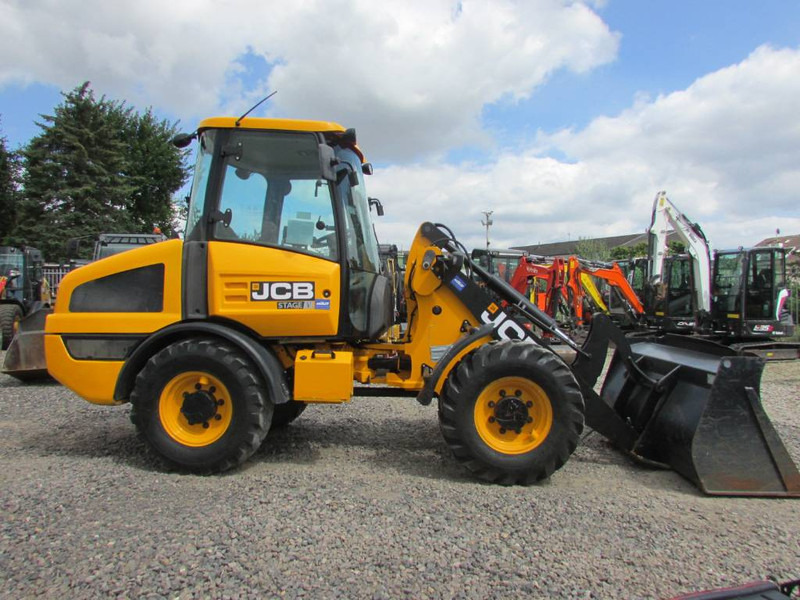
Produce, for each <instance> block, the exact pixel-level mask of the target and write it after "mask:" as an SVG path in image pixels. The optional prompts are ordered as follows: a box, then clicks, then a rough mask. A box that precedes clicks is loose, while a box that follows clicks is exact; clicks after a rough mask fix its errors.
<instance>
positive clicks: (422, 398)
mask: <svg viewBox="0 0 800 600" xmlns="http://www.w3.org/2000/svg"><path fill="white" fill-rule="evenodd" d="M494 328H495V324H494V323H486V324H484V325H481V326H480V327H476V328H475V329H473V330H472V331H471V332H470V333H468V334H467V335H465V336H464V337H462V338H461V339H459V340H458V341H457V342H456V343H455V344H453V345H452V346H450V349H449V350H448V351H447V353H445V355H444V356H443V357H442V358H441V360H440V361H439V362H437V363H436V366H435V367H434V369H433V372H432V373H431V376H430V377H428V379H427V381H425V385H424V386H423V388H422V389H421V390H420V392H419V394H418V395H417V402H419V403H420V404H422V405H423V406H428V405H429V404H430V403H431V401H432V400H433V394H434V392H435V391H436V390H439V389H441V386H440V385H439V382H440V381H444V379H445V378H446V377H447V375H448V374H449V373H450V371H451V370H452V368H453V367H454V366H455V365H456V363H457V362H458V361H457V360H456V359H457V358H458V357H459V356H460V355H461V354H462V353H463V352H464V350H465V349H467V348H468V347H469V346H471V345H473V344H474V343H475V342H478V341H480V340H481V339H482V338H491V337H493V336H492V332H493V331H494Z"/></svg>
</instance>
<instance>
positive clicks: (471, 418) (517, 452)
mask: <svg viewBox="0 0 800 600" xmlns="http://www.w3.org/2000/svg"><path fill="white" fill-rule="evenodd" d="M583 411H584V406H583V396H582V394H581V391H580V386H579V385H578V383H577V381H576V380H575V377H574V376H573V375H572V371H570V369H569V367H568V366H567V365H566V364H565V363H564V362H563V361H562V360H561V359H559V358H558V357H556V356H555V355H554V354H552V353H551V352H550V351H548V350H546V349H544V348H542V347H541V346H538V345H536V344H533V343H530V342H522V341H516V340H515V341H500V342H491V343H489V344H485V345H484V346H481V347H480V348H478V349H477V350H475V351H473V352H471V353H470V354H468V355H467V356H466V357H465V358H464V359H462V361H461V362H460V363H459V365H458V366H457V367H456V368H455V369H453V370H452V371H451V372H450V375H449V377H448V378H447V381H446V382H445V385H444V388H443V390H442V394H441V395H440V397H439V425H440V428H441V431H442V435H443V436H444V439H445V441H446V442H447V444H448V446H450V449H451V450H452V452H453V454H454V455H455V457H456V459H458V460H459V461H460V462H461V463H463V464H464V465H465V466H466V467H467V469H469V470H470V471H471V472H472V473H474V474H475V475H476V476H477V477H479V478H480V479H483V480H485V481H489V482H492V483H500V484H503V485H512V484H522V485H528V484H530V483H533V482H535V481H539V480H541V479H545V478H547V477H549V476H550V475H552V474H553V472H555V471H556V470H557V469H559V468H560V467H561V466H563V465H564V463H566V461H567V460H568V459H569V457H570V455H571V454H572V452H573V451H574V450H575V448H576V447H577V445H578V441H579V439H580V434H581V431H583Z"/></svg>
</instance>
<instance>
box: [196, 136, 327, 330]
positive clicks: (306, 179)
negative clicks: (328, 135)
mask: <svg viewBox="0 0 800 600" xmlns="http://www.w3.org/2000/svg"><path fill="white" fill-rule="evenodd" d="M228 137H229V139H228V140H227V141H226V142H225V143H224V145H222V157H221V158H218V159H217V160H221V164H220V163H218V164H219V168H216V167H212V172H214V173H216V174H217V175H218V182H217V184H216V186H213V187H216V188H217V189H218V192H215V193H214V196H215V197H217V198H219V201H218V204H215V206H216V209H215V210H211V211H209V214H210V215H213V217H212V219H210V220H211V221H212V223H210V224H209V238H210V240H209V243H208V259H207V269H208V271H207V281H208V316H209V317H212V318H213V317H217V318H225V319H230V320H233V321H236V322H238V323H241V324H243V325H245V326H246V327H248V328H249V329H251V330H253V331H255V332H256V333H258V334H259V335H261V336H264V337H275V338H287V337H291V338H297V337H326V338H329V337H333V336H336V335H337V333H338V327H339V321H340V315H339V311H340V304H341V302H340V298H341V267H340V252H339V242H338V236H337V227H336V222H335V218H334V215H335V211H334V204H333V188H332V183H331V182H329V181H327V180H325V179H323V178H322V177H321V174H320V172H319V158H318V142H319V140H318V139H317V137H316V136H315V135H313V134H308V133H290V132H267V131H241V132H240V131H236V132H231V133H229V134H228ZM228 149H233V150H228ZM210 187H212V186H210ZM209 201H210V200H209V199H207V202H209Z"/></svg>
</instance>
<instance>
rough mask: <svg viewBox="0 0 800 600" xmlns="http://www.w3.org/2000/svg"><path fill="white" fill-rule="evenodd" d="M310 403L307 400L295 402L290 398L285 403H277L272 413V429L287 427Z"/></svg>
mask: <svg viewBox="0 0 800 600" xmlns="http://www.w3.org/2000/svg"><path fill="white" fill-rule="evenodd" d="M307 406H308V404H306V403H305V402H295V401H294V400H290V401H289V402H286V403H285V404H276V405H275V409H274V411H273V413H272V425H271V426H270V429H280V428H281V427H286V426H287V425H288V424H289V423H291V422H292V421H294V420H295V419H296V418H297V417H299V416H300V415H302V414H303V411H304V410H305V409H306V407H307Z"/></svg>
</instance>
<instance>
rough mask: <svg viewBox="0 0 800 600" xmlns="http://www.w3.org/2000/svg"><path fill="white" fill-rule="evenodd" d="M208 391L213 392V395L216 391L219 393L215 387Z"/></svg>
mask: <svg viewBox="0 0 800 600" xmlns="http://www.w3.org/2000/svg"><path fill="white" fill-rule="evenodd" d="M208 391H209V392H211V393H212V394H213V393H214V392H216V391H217V388H215V387H214V386H213V385H212V386H211V387H210V388H208Z"/></svg>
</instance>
